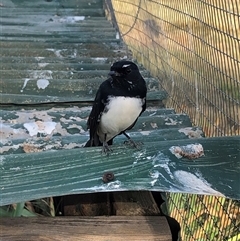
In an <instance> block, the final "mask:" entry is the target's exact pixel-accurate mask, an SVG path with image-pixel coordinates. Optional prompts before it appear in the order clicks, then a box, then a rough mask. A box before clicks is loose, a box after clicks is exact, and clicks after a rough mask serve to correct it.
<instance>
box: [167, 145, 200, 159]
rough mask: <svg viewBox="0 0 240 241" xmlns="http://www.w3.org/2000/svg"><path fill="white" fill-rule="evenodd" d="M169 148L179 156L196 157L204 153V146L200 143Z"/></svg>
mask: <svg viewBox="0 0 240 241" xmlns="http://www.w3.org/2000/svg"><path fill="white" fill-rule="evenodd" d="M169 150H170V152H171V153H172V154H174V155H175V156H176V157H177V158H182V157H185V158H188V159H196V158H199V157H201V156H203V155H204V151H203V146H202V145H201V144H199V143H197V144H189V145H186V146H172V147H170V148H169Z"/></svg>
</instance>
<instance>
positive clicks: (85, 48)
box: [0, 40, 127, 61]
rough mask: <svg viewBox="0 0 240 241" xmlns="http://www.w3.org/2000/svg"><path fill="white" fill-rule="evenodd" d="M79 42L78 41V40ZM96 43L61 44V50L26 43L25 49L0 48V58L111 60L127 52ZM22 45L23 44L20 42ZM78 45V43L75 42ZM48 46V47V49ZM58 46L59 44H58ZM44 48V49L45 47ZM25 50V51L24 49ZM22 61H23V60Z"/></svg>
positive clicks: (109, 43)
mask: <svg viewBox="0 0 240 241" xmlns="http://www.w3.org/2000/svg"><path fill="white" fill-rule="evenodd" d="M79 41H80V40H79ZM105 42H107V44H106V43H104V42H102V41H96V42H95V43H94V42H93V41H92V42H91V41H88V42H87V41H86V43H84V44H82V45H80V46H79V45H77V44H75V43H73V44H72V46H71V47H69V43H68V44H63V46H62V47H61V48H56V47H58V46H56V47H55V48H51V42H49V43H45V42H44V41H43V42H40V43H39V48H38V47H37V46H36V47H35V48H29V44H28V42H26V46H25V49H24V48H10V49H8V48H5V47H2V49H1V52H0V56H1V57H9V56H13V57H14V58H15V57H23V58H25V57H35V58H37V59H38V60H39V61H40V60H41V58H43V57H48V58H49V57H54V58H56V57H58V59H59V61H63V60H65V58H71V59H77V58H83V57H88V58H90V57H100V58H101V57H102V58H109V57H110V58H113V57H125V56H126V52H127V51H123V50H122V51H118V48H119V46H116V47H115V48H113V44H112V43H111V42H110V41H105ZM22 43H24V42H22ZM77 43H79V42H77ZM42 44H44V45H45V46H46V48H42ZM48 44H50V45H49V47H50V48H49V47H48ZM58 45H59V43H58ZM45 46H44V47H45ZM26 48H27V49H26ZM23 60H24V59H23Z"/></svg>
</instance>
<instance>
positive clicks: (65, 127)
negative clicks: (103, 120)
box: [0, 111, 191, 145]
mask: <svg viewBox="0 0 240 241" xmlns="http://www.w3.org/2000/svg"><path fill="white" fill-rule="evenodd" d="M25 113H26V114H25V115H21V114H19V113H18V115H17V114H15V116H8V117H10V118H11V119H8V120H7V122H6V121H3V122H2V123H1V141H0V143H2V144H3V145H5V144H7V143H11V141H12V140H15V139H25V140H26V143H27V140H28V139H33V140H36V139H37V138H38V137H40V139H41V138H44V139H46V140H45V141H46V142H47V140H48V139H49V138H51V137H52V136H57V137H63V136H70V135H75V134H82V135H88V131H87V123H86V122H87V117H88V116H87V115H85V116H86V117H83V115H78V113H77V112H76V113H75V115H71V116H70V115H62V116H61V115H60V116H59V114H58V115H55V113H48V114H44V113H43V112H42V113H40V112H39V111H36V112H35V113H31V112H29V113H28V112H25ZM80 116H82V117H83V118H81V117H80ZM190 126H191V122H190V119H189V117H188V116H187V115H183V114H182V115H180V114H169V115H156V116H142V117H140V118H139V119H138V121H137V123H136V124H135V126H134V127H133V128H132V131H140V132H142V131H150V132H145V135H148V134H149V133H151V132H152V131H155V130H157V129H172V128H184V127H190Z"/></svg>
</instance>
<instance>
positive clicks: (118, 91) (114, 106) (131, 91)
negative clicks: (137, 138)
mask: <svg viewBox="0 0 240 241" xmlns="http://www.w3.org/2000/svg"><path fill="white" fill-rule="evenodd" d="M109 76H110V77H109V78H108V79H107V80H105V81H104V82H103V83H102V84H101V85H100V87H99V89H98V91H97V93H96V97H95V100H94V103H93V107H92V111H91V113H90V115H89V118H88V121H87V125H88V129H89V130H90V140H89V141H88V142H87V143H86V145H85V147H91V146H103V152H104V153H108V152H109V151H110V148H109V145H112V143H113V138H114V137H116V136H117V135H120V134H124V135H125V136H126V137H127V138H128V140H129V141H130V143H131V144H132V145H133V146H135V147H136V146H137V145H136V143H135V142H134V141H133V140H132V139H131V138H130V137H129V136H128V135H127V134H126V132H125V131H126V130H130V129H131V128H132V127H133V126H134V125H135V123H136V121H137V119H138V117H139V116H140V115H141V113H142V112H144V111H145V109H146V94H147V87H146V83H145V80H144V79H143V77H142V75H141V74H140V72H139V69H138V67H137V65H136V64H134V63H133V62H131V61H126V60H122V61H118V62H115V63H114V64H113V65H112V66H111V69H110V72H109Z"/></svg>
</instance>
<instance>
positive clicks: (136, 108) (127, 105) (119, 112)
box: [98, 96, 143, 141]
mask: <svg viewBox="0 0 240 241" xmlns="http://www.w3.org/2000/svg"><path fill="white" fill-rule="evenodd" d="M142 105H143V101H142V100H141V99H140V98H132V97H123V96H118V97H110V98H109V103H108V105H107V106H106V108H107V110H108V111H107V112H103V114H102V116H101V120H100V124H99V128H98V135H99V137H100V139H101V141H103V140H104V136H105V134H106V135H107V136H106V141H108V140H110V139H112V138H113V137H114V136H116V135H118V134H119V133H120V132H122V131H124V130H126V129H127V128H128V127H130V126H131V125H132V124H133V123H134V121H135V120H136V119H137V118H138V116H139V115H140V113H141V111H142Z"/></svg>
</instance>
